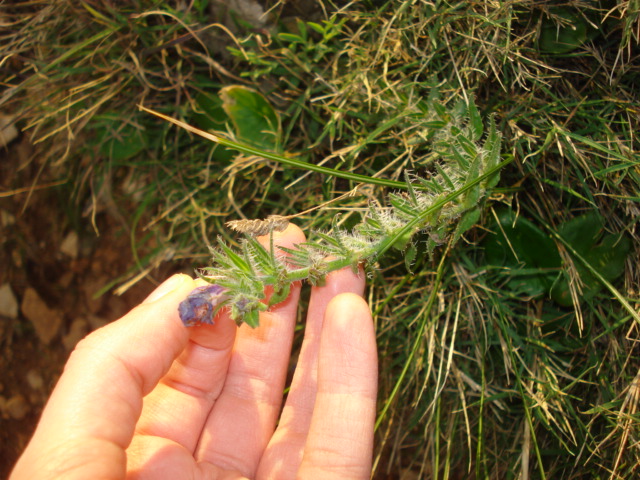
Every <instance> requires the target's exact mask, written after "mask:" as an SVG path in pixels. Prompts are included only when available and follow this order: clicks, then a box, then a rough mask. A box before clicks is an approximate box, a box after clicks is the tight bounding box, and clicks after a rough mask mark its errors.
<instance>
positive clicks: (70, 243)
mask: <svg viewBox="0 0 640 480" xmlns="http://www.w3.org/2000/svg"><path fill="white" fill-rule="evenodd" d="M79 252H80V241H79V239H78V234H77V233H76V232H73V231H72V232H69V233H68V234H67V236H66V237H64V240H62V244H61V245H60V253H62V254H64V255H66V256H67V257H70V258H72V259H73V260H75V259H76V258H78V253H79Z"/></svg>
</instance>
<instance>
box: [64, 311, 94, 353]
mask: <svg viewBox="0 0 640 480" xmlns="http://www.w3.org/2000/svg"><path fill="white" fill-rule="evenodd" d="M87 333H89V325H88V324H87V322H86V321H85V320H83V319H81V318H79V319H77V320H74V321H73V323H72V324H71V328H69V333H67V334H66V335H65V336H64V337H62V344H63V345H64V348H66V349H67V351H68V352H70V351H71V350H73V349H74V348H75V346H76V344H77V343H78V342H79V341H80V340H82V339H83V338H84V337H85V335H87Z"/></svg>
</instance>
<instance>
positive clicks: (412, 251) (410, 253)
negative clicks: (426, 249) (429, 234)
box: [404, 243, 418, 273]
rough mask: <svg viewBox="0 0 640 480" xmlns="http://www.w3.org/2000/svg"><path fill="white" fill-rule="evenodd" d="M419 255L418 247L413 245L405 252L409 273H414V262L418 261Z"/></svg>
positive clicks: (405, 261) (405, 262) (405, 263)
mask: <svg viewBox="0 0 640 480" xmlns="http://www.w3.org/2000/svg"><path fill="white" fill-rule="evenodd" d="M417 253H418V250H417V249H416V246H415V245H414V244H413V243H412V244H410V245H409V247H408V248H407V249H406V250H405V252H404V265H405V266H406V267H407V271H408V272H409V273H413V269H412V267H413V262H414V261H415V259H416V255H417Z"/></svg>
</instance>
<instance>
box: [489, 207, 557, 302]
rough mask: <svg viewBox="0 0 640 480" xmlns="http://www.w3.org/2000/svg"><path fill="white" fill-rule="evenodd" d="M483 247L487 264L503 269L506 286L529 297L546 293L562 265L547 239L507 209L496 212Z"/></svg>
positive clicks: (525, 220)
mask: <svg viewBox="0 0 640 480" xmlns="http://www.w3.org/2000/svg"><path fill="white" fill-rule="evenodd" d="M496 216H497V222H493V224H492V225H491V227H490V229H491V231H492V232H493V233H491V234H489V235H487V237H486V239H485V240H484V243H483V246H484V250H485V256H486V260H487V263H488V264H489V265H492V266H496V267H503V268H504V273H505V275H506V276H507V286H508V287H509V288H510V289H511V290H513V291H515V292H522V293H524V294H527V295H530V296H532V297H536V296H540V295H543V294H544V293H546V292H548V291H549V289H550V288H551V286H552V284H553V280H554V278H555V277H556V276H557V274H558V271H559V269H560V267H561V265H562V261H561V258H560V254H559V253H558V249H557V247H556V245H555V243H554V242H553V240H552V239H551V238H549V236H547V235H545V234H544V233H543V232H542V230H540V229H539V228H538V227H537V226H536V225H534V224H533V223H532V222H530V221H529V220H527V219H526V218H523V217H521V216H517V217H516V214H515V213H514V212H513V211H512V210H509V209H505V210H501V211H498V212H497V214H496Z"/></svg>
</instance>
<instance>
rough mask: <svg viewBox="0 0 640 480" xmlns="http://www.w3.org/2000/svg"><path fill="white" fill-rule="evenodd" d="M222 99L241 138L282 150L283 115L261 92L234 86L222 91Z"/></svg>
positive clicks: (261, 146) (273, 149)
mask: <svg viewBox="0 0 640 480" xmlns="http://www.w3.org/2000/svg"><path fill="white" fill-rule="evenodd" d="M220 99H221V100H222V108H223V109H224V111H225V113H226V114H227V116H228V117H229V119H230V120H231V123H233V126H234V129H235V132H236V136H237V138H238V139H239V140H242V141H243V142H245V143H247V144H249V145H251V146H253V147H256V148H264V149H266V150H271V151H277V150H279V148H280V135H281V132H280V117H279V115H278V113H277V112H276V111H275V110H274V108H273V107H272V106H271V105H270V104H269V102H268V101H267V99H266V98H265V97H264V96H263V95H262V94H261V93H260V92H258V91H256V90H253V89H251V88H248V87H245V86H241V85H231V86H228V87H224V88H222V89H221V90H220Z"/></svg>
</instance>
